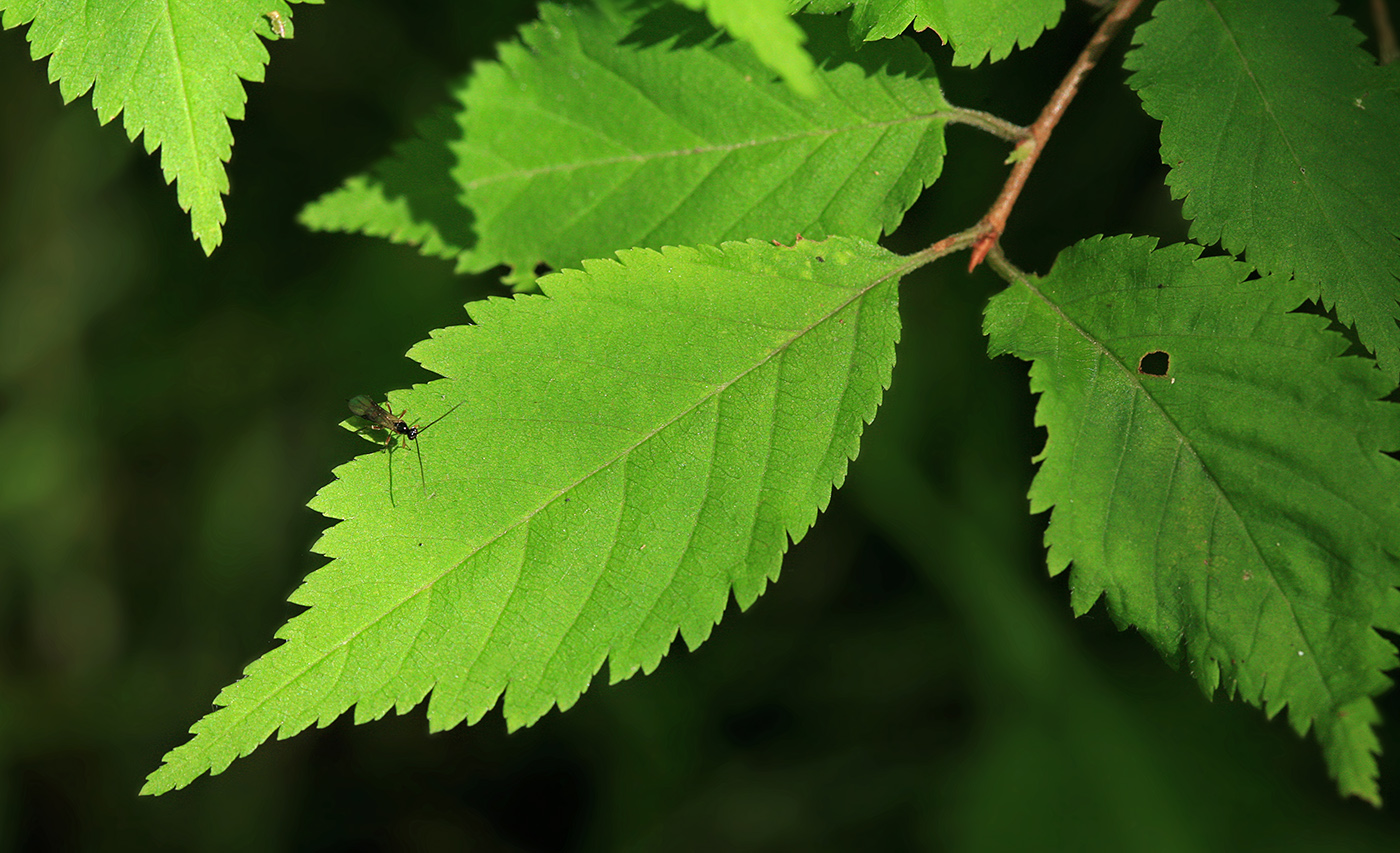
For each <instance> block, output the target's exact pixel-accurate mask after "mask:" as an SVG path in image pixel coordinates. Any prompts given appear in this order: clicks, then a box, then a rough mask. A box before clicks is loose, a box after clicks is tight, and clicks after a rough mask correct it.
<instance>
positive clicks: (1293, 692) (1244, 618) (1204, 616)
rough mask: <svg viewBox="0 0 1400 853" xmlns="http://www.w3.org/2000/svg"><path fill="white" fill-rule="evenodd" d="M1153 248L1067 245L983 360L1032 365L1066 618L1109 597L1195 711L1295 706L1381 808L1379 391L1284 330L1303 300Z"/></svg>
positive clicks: (1395, 485) (1353, 366) (1313, 341)
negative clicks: (1184, 669) (1181, 681)
mask: <svg viewBox="0 0 1400 853" xmlns="http://www.w3.org/2000/svg"><path fill="white" fill-rule="evenodd" d="M1154 245H1155V241H1154V240H1150V239H1146V238H1139V239H1133V240H1129V239H1127V238H1111V239H1107V240H1098V239H1095V240H1090V241H1086V242H1083V243H1080V244H1078V245H1077V246H1075V247H1072V248H1070V249H1068V250H1066V251H1065V252H1063V253H1062V254H1061V256H1060V258H1059V259H1058V260H1057V261H1056V263H1055V267H1054V269H1052V270H1051V272H1050V274H1049V275H1047V276H1046V277H1045V278H1043V279H1036V278H1027V279H1024V280H1022V281H1021V282H1019V283H1017V284H1015V285H1012V286H1011V287H1009V288H1007V289H1006V290H1005V291H1003V292H1002V293H1001V294H998V295H997V296H996V297H994V298H993V300H992V302H991V304H990V305H989V306H988V309H987V318H986V326H987V331H988V333H989V334H990V336H991V346H990V348H991V352H992V353H993V354H1000V353H1012V354H1014V355H1016V356H1018V357H1020V358H1024V359H1027V360H1030V361H1032V362H1033V366H1032V367H1031V389H1032V390H1033V391H1035V392H1037V393H1039V394H1040V395H1041V398H1040V404H1039V406H1038V407H1037V409H1036V422H1037V423H1038V424H1042V425H1044V426H1045V427H1046V428H1047V429H1048V430H1049V439H1048V441H1047V442H1046V445H1045V450H1044V451H1043V453H1042V454H1041V456H1040V459H1041V460H1042V465H1041V468H1040V471H1039V472H1038V474H1037V475H1036V478H1035V482H1034V484H1033V485H1032V488H1031V508H1032V510H1033V511H1035V512H1043V511H1045V510H1047V509H1050V508H1051V507H1053V508H1054V513H1053V515H1052V517H1051V521H1050V526H1049V529H1048V530H1047V532H1046V536H1045V540H1046V544H1047V545H1048V546H1049V566H1050V571H1051V573H1052V574H1058V573H1059V572H1061V571H1063V570H1064V569H1065V568H1066V567H1067V566H1068V565H1069V564H1070V563H1071V562H1072V563H1073V564H1074V569H1073V572H1072V574H1071V584H1070V588H1071V596H1072V601H1073V605H1074V610H1075V612H1076V613H1080V614H1082V613H1084V612H1086V611H1087V610H1088V609H1089V608H1090V607H1091V606H1092V605H1093V604H1094V602H1095V601H1096V600H1097V599H1099V598H1100V597H1101V596H1102V597H1103V598H1104V599H1105V600H1106V602H1107V605H1108V609H1109V612H1110V613H1111V614H1112V615H1113V617H1114V618H1115V619H1116V620H1118V621H1119V622H1120V623H1127V624H1132V625H1136V626H1137V628H1138V629H1139V630H1140V631H1142V632H1143V633H1144V634H1145V635H1147V636H1148V637H1149V638H1150V639H1151V640H1152V642H1153V643H1154V644H1155V645H1157V646H1158V648H1160V649H1161V650H1162V651H1163V653H1164V654H1167V655H1168V656H1171V657H1175V656H1176V655H1177V654H1178V652H1184V655H1185V660H1186V663H1187V666H1188V668H1189V669H1190V671H1191V672H1192V673H1193V674H1194V675H1195V677H1196V679H1197V681H1198V682H1199V683H1200V684H1201V686H1202V687H1203V688H1204V689H1205V690H1206V691H1207V692H1213V691H1214V690H1215V689H1216V688H1217V687H1218V686H1220V685H1222V684H1223V685H1224V687H1225V689H1226V692H1227V693H1229V694H1232V695H1233V694H1236V693H1238V694H1239V695H1240V696H1242V697H1243V698H1244V699H1246V700H1247V701H1249V702H1251V703H1253V704H1255V705H1259V706H1260V707H1262V708H1263V709H1264V710H1265V712H1266V713H1267V714H1269V715H1270V716H1272V715H1274V714H1276V713H1278V712H1279V711H1280V710H1281V709H1282V708H1283V707H1284V706H1285V705H1286V706H1287V707H1288V709H1289V720H1290V722H1291V723H1292V725H1293V727H1294V728H1295V729H1296V730H1297V731H1298V732H1299V733H1304V732H1306V731H1307V730H1308V729H1309V727H1311V726H1315V727H1316V730H1317V736H1318V740H1319V742H1320V743H1321V745H1322V747H1323V751H1324V753H1325V754H1326V757H1327V760H1328V764H1329V767H1330V768H1331V771H1332V773H1333V775H1334V776H1336V777H1337V778H1338V781H1339V785H1340V787H1341V789H1342V791H1344V792H1345V793H1348V794H1355V795H1357V796H1360V797H1363V798H1366V799H1368V800H1372V801H1375V800H1376V799H1377V797H1378V793H1377V788H1376V781H1375V777H1376V763H1375V758H1374V753H1376V752H1378V751H1379V745H1378V742H1377V740H1376V737H1375V733H1374V731H1373V730H1372V727H1373V726H1374V724H1375V723H1376V721H1377V715H1376V712H1375V708H1374V705H1373V703H1372V701H1371V697H1373V696H1375V695H1377V694H1378V693H1380V692H1382V691H1383V690H1385V689H1386V688H1387V687H1388V686H1389V684H1390V682H1389V680H1388V679H1387V678H1386V677H1385V676H1384V675H1382V670H1385V669H1389V668H1391V667H1393V666H1395V664H1396V653H1395V648H1394V647H1393V646H1392V645H1391V644H1390V643H1389V642H1387V641H1386V640H1385V639H1383V638H1382V637H1381V636H1380V635H1379V634H1378V633H1377V632H1376V630H1375V629H1376V628H1384V629H1385V630H1388V631H1397V630H1400V594H1397V592H1396V590H1395V586H1396V585H1397V583H1400V565H1398V564H1397V555H1400V504H1398V503H1397V501H1400V463H1397V462H1396V461H1395V460H1394V459H1392V458H1390V457H1388V456H1386V455H1384V454H1383V453H1382V452H1381V451H1383V450H1393V449H1395V448H1397V447H1400V420H1397V415H1396V407H1395V406H1394V405H1393V404H1389V403H1380V402H1376V401H1377V400H1378V398H1380V397H1382V396H1384V395H1385V394H1386V393H1387V392H1388V391H1389V390H1390V388H1389V383H1388V382H1387V381H1386V380H1385V378H1384V377H1383V376H1382V374H1381V373H1380V371H1378V370H1376V368H1375V366H1374V364H1373V363H1372V362H1371V361H1370V360H1369V359H1363V358H1340V357H1338V354H1339V353H1340V352H1342V351H1343V350H1344V349H1345V347H1346V341H1345V340H1344V339H1343V338H1342V337H1341V336H1340V335H1337V334H1333V333H1331V332H1326V331H1324V330H1325V328H1326V320H1325V319H1323V318H1321V317H1317V316H1313V315H1303V314H1290V313H1288V311H1289V310H1290V309H1292V308H1294V307H1296V306H1297V305H1298V304H1299V303H1300V302H1302V301H1303V300H1304V299H1306V297H1307V295H1308V292H1307V291H1308V289H1307V288H1306V287H1305V286H1303V285H1300V284H1298V283H1296V282H1292V281H1289V280H1287V279H1285V278H1284V277H1283V276H1279V275H1272V276H1266V277H1264V278H1262V279H1258V280H1254V281H1246V280H1245V279H1246V276H1247V275H1248V273H1249V272H1250V269H1249V267H1248V266H1246V265H1244V264H1241V263H1238V262H1236V261H1233V260H1230V259H1228V258H1211V259H1207V260H1197V256H1198V255H1199V253H1200V249H1199V248H1197V247H1192V246H1186V245H1179V246H1170V247H1167V248H1164V249H1160V250H1157V251H1153V246H1154ZM1154 354H1155V355H1154ZM1149 357H1151V358H1150V360H1147V361H1145V360H1144V359H1149Z"/></svg>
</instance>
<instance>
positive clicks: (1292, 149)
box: [1126, 0, 1400, 380]
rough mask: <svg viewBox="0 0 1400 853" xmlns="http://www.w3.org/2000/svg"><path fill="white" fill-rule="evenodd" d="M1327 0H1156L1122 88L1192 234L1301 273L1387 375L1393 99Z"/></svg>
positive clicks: (1396, 345)
mask: <svg viewBox="0 0 1400 853" xmlns="http://www.w3.org/2000/svg"><path fill="white" fill-rule="evenodd" d="M1334 8H1335V4H1333V3H1331V2H1328V0H1299V2H1290V3H1276V2H1271V0H1164V2H1162V3H1159V4H1157V6H1156V7H1155V8H1154V12H1153V14H1154V17H1153V19H1152V20H1151V21H1149V22H1148V23H1146V24H1143V25H1142V26H1141V27H1139V28H1138V31H1137V35H1136V37H1135V40H1136V41H1137V42H1139V43H1140V45H1141V46H1140V47H1139V48H1137V49H1136V50H1134V51H1133V52H1131V53H1130V54H1129V55H1128V57H1127V60H1126V65H1127V67H1129V68H1131V69H1134V70H1135V71H1136V73H1135V74H1133V76H1132V77H1131V78H1130V80H1129V82H1130V83H1131V85H1132V86H1133V87H1134V88H1136V89H1137V90H1138V92H1139V94H1140V95H1141V97H1142V102H1143V106H1144V107H1145V108H1146V110H1147V111H1148V112H1149V113H1150V114H1151V115H1152V116H1154V117H1155V118H1158V119H1161V121H1162V161H1163V162H1164V163H1166V164H1167V165H1168V166H1170V167H1171V174H1170V176H1169V177H1168V179H1167V180H1168V183H1169V184H1170V185H1171V190H1172V194H1173V195H1174V196H1176V197H1178V198H1184V199H1185V213H1186V215H1187V216H1188V217H1190V218H1191V219H1192V220H1193V221H1192V224H1191V236H1192V237H1194V238H1195V239H1197V240H1199V241H1200V242H1202V243H1207V244H1209V243H1214V242H1217V241H1219V242H1220V243H1221V244H1222V245H1223V246H1224V247H1225V248H1226V249H1227V250H1228V251H1230V252H1232V253H1235V254H1243V255H1245V256H1246V257H1247V258H1248V260H1249V262H1250V263H1251V264H1253V265H1255V266H1256V267H1258V268H1259V269H1260V270H1262V271H1265V272H1280V273H1284V274H1291V275H1295V276H1297V277H1299V278H1302V279H1304V280H1305V281H1307V282H1308V283H1309V285H1310V286H1311V287H1312V291H1311V293H1312V295H1314V296H1317V297H1320V298H1321V299H1322V300H1323V302H1324V303H1325V304H1326V305H1328V306H1329V307H1330V306H1335V307H1336V311H1337V316H1338V317H1339V318H1340V319H1341V320H1342V322H1344V323H1348V324H1351V323H1354V324H1355V325H1356V329H1357V332H1358V333H1359V334H1360V336H1361V340H1362V342H1363V343H1364V344H1366V346H1368V347H1370V348H1371V350H1372V351H1373V352H1375V354H1376V357H1377V359H1378V360H1379V361H1380V363H1381V366H1382V367H1383V368H1384V369H1385V371H1386V372H1387V373H1388V374H1390V376H1391V377H1392V380H1393V379H1395V378H1396V377H1400V328H1397V326H1396V322H1395V321H1396V319H1397V318H1400V303H1397V299H1400V280H1398V279H1397V277H1400V241H1397V239H1396V238H1397V235H1400V93H1397V92H1396V91H1395V89H1394V88H1393V85H1394V76H1393V75H1388V74H1386V72H1385V71H1383V70H1382V69H1379V68H1377V67H1376V65H1375V60H1374V59H1373V58H1372V57H1370V56H1369V55H1368V54H1366V53H1365V52H1364V51H1362V50H1361V49H1360V47H1359V46H1358V45H1359V43H1360V42H1361V39H1362V36H1361V34H1360V33H1358V32H1357V31H1356V30H1355V29H1354V28H1353V27H1352V26H1351V23H1350V21H1348V20H1346V19H1345V18H1341V17H1338V16H1335V15H1331V14H1330V12H1331V11H1332V10H1333V9H1334Z"/></svg>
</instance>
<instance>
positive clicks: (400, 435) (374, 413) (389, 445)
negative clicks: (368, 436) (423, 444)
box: [350, 394, 462, 506]
mask: <svg viewBox="0 0 1400 853" xmlns="http://www.w3.org/2000/svg"><path fill="white" fill-rule="evenodd" d="M460 405H462V404H461V403H458V404H457V406H460ZM457 406H453V407H452V408H450V409H448V410H447V411H445V412H443V413H442V414H440V415H438V416H437V417H436V418H433V420H431V421H429V422H428V423H427V424H426V425H425V426H421V427H420V426H418V425H416V424H410V423H408V422H407V421H405V420H404V419H403V416H404V415H406V414H408V409H404V410H403V411H402V412H399V413H398V414H397V415H395V414H394V413H393V412H392V411H391V410H388V409H385V408H384V407H382V406H380V405H379V404H378V403H376V402H374V401H373V400H371V399H370V398H369V397H367V396H365V395H364V394H361V395H359V396H357V397H354V398H352V399H351V400H350V411H351V412H352V413H353V414H355V415H356V416H358V417H361V418H364V419H365V420H366V421H369V429H382V430H384V431H385V432H387V433H388V434H389V435H388V437H387V438H385V439H384V447H385V449H386V450H388V451H389V504H390V506H395V504H394V460H393V453H394V448H395V447H396V446H399V447H407V446H408V442H410V441H412V442H413V450H414V452H415V453H417V455H418V477H419V480H420V481H421V482H422V483H423V485H424V486H427V484H428V477H427V474H426V473H425V472H424V470H423V451H422V450H420V449H419V447H418V440H417V439H418V436H419V434H420V433H422V432H423V430H425V429H427V428H428V427H430V426H432V425H433V424H435V423H437V422H438V421H440V420H442V419H443V418H445V417H447V416H448V415H450V414H452V413H453V412H455V411H456V410H457Z"/></svg>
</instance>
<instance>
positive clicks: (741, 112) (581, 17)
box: [453, 5, 952, 276]
mask: <svg viewBox="0 0 1400 853" xmlns="http://www.w3.org/2000/svg"><path fill="white" fill-rule="evenodd" d="M678 12H679V13H683V10H678V9H674V8H666V9H661V10H657V12H656V13H655V14H653V15H650V16H648V18H647V22H646V27H645V28H643V29H642V30H641V31H637V28H636V26H635V25H634V22H633V21H632V20H631V19H629V18H627V17H625V16H623V15H622V14H621V13H619V12H617V11H616V10H612V9H605V10H603V11H597V10H587V9H578V8H572V9H569V10H567V11H566V10H563V9H560V8H559V7H555V6H548V5H546V6H543V7H541V17H542V20H541V22H540V23H538V24H536V25H533V26H530V27H527V28H525V30H524V32H523V44H509V45H505V46H504V47H502V49H501V62H500V63H499V64H494V63H487V64H482V65H479V66H477V69H476V73H475V74H474V76H473V78H472V81H471V84H470V86H469V87H468V90H467V92H466V93H465V96H464V102H465V104H466V107H467V108H466V109H465V110H464V111H463V112H462V113H461V115H460V119H461V121H462V124H463V132H462V134H461V139H460V141H458V142H457V143H455V144H454V145H453V152H454V154H455V155H456V156H457V159H458V166H457V168H456V169H455V170H454V171H453V177H454V178H455V179H456V180H457V182H458V183H459V184H460V185H461V186H462V187H463V188H464V193H463V198H464V199H465V203H466V205H467V206H468V207H469V208H471V210H472V212H473V213H474V214H475V216H476V222H475V228H476V232H477V234H478V237H479V242H478V243H477V244H476V245H475V246H474V247H473V249H472V252H473V258H472V260H471V264H470V268H471V269H473V270H482V269H487V268H490V267H491V266H494V265H496V264H499V263H502V262H504V263H506V264H508V265H510V266H511V267H512V268H514V269H515V270H516V271H517V274H518V275H522V276H528V275H529V274H530V271H531V270H533V269H534V268H535V266H536V265H537V264H539V263H542V262H543V263H546V264H548V265H550V266H552V267H554V268H556V269H561V268H564V267H569V266H576V265H577V264H578V263H579V262H581V261H582V260H583V259H584V258H589V257H605V256H607V255H608V254H609V253H611V252H612V251H614V250H616V249H618V248H625V247H633V246H636V247H649V248H659V247H661V246H665V245H675V244H693V243H720V242H723V241H725V240H731V239H743V238H759V239H767V240H781V241H782V242H784V243H787V242H790V241H791V240H792V239H793V238H794V237H795V236H797V235H798V234H801V235H804V236H806V237H809V238H818V237H823V236H826V235H828V234H843V235H847V236H856V237H863V238H866V239H871V240H873V239H875V238H876V237H878V236H879V235H880V233H881V232H882V231H889V230H892V229H893V228H894V227H895V226H897V225H898V224H899V221H900V219H901V218H902V217H903V214H904V211H905V210H906V209H908V207H909V206H910V205H911V204H912V203H913V202H914V200H915V199H916V198H918V196H919V194H920V192H921V191H922V190H923V188H924V187H925V186H926V185H928V184H930V183H932V182H933V181H934V179H936V178H937V177H938V174H939V172H940V170H941V169H942V164H943V152H944V145H943V126H944V122H945V121H946V120H947V118H948V116H949V115H950V113H951V112H952V108H950V107H949V106H948V104H947V103H946V102H945V101H944V100H943V96H942V94H941V93H940V91H939V88H938V83H937V81H936V80H935V79H934V78H933V76H932V70H931V67H930V65H929V60H928V57H926V56H925V55H924V54H923V53H922V52H920V51H919V50H918V48H917V47H916V46H915V45H914V44H913V43H911V42H907V41H899V42H893V43H889V44H883V45H880V46H879V47H880V48H881V49H878V50H863V51H861V52H860V53H859V54H858V55H853V54H852V53H851V48H850V45H849V42H848V41H847V40H846V39H845V37H844V36H843V35H842V33H841V31H840V27H839V26H836V25H835V23H834V22H832V21H826V20H820V19H818V20H816V21H815V23H814V26H813V27H812V28H811V29H809V30H808V37H809V41H810V44H811V46H812V49H813V51H814V53H815V54H816V55H818V56H821V57H823V58H824V61H823V68H822V69H821V71H820V72H819V73H818V75H817V81H818V84H819V87H820V92H819V94H818V97H817V98H815V99H807V98H802V97H799V96H797V95H795V94H794V93H793V92H792V91H791V90H790V89H789V88H788V87H787V86H785V85H783V84H782V83H780V82H778V81H774V80H771V79H770V77H771V75H770V74H769V73H768V71H767V69H766V68H765V67H764V66H763V65H762V63H760V62H759V61H758V60H757V59H756V58H755V57H754V55H753V53H752V51H750V50H749V49H748V48H747V47H746V46H745V45H743V44H740V43H737V42H733V41H729V40H716V39H714V38H709V39H707V40H705V41H703V42H701V43H699V44H692V45H690V46H685V45H684V44H682V43H681V42H679V41H677V37H676V36H674V35H673V34H674V32H675V31H676V29H675V26H673V24H678V23H680V22H676V21H673V20H672V18H673V17H674V15H675V14H676V13H678ZM668 16H669V17H668ZM686 17H687V18H691V19H693V17H694V16H690V15H686ZM648 41H649V43H645V44H644V43H642V42H648ZM687 43H688V42H687Z"/></svg>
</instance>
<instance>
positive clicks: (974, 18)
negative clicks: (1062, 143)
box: [789, 0, 1065, 66]
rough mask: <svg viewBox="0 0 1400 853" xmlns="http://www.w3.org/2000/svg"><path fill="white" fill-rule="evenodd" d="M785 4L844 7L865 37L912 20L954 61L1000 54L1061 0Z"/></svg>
mask: <svg viewBox="0 0 1400 853" xmlns="http://www.w3.org/2000/svg"><path fill="white" fill-rule="evenodd" d="M789 7H790V8H791V7H796V8H804V7H805V8H806V9H807V10H808V11H810V12H817V13H823V14H831V13H833V12H837V11H840V10H842V9H846V8H849V7H854V8H855V11H854V12H853V13H852V15H851V31H852V33H853V34H854V35H855V36H856V38H859V39H863V40H865V41H875V40H877V39H887V38H893V37H895V36H897V35H899V34H900V33H902V32H904V31H905V30H907V29H909V27H910V26H912V27H913V28H914V29H916V30H933V31H935V32H937V33H938V36H939V38H942V39H943V40H944V41H945V42H948V43H950V44H952V45H953V64H954V65H967V66H976V65H978V64H980V63H981V62H982V60H983V59H987V58H990V59H991V61H992V62H996V61H998V60H1001V59H1005V58H1006V57H1007V56H1009V55H1010V54H1011V51H1012V50H1013V49H1014V48H1016V47H1018V46H1019V47H1021V48H1022V49H1024V48H1028V47H1030V46H1031V45H1033V44H1035V42H1036V39H1038V38H1040V34H1041V33H1042V32H1044V31H1045V30H1047V29H1050V28H1051V27H1053V26H1055V24H1057V23H1058V22H1059V20H1060V15H1061V13H1063V12H1064V10H1065V4H1064V0H814V2H811V3H807V2H803V0H790V3H789Z"/></svg>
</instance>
